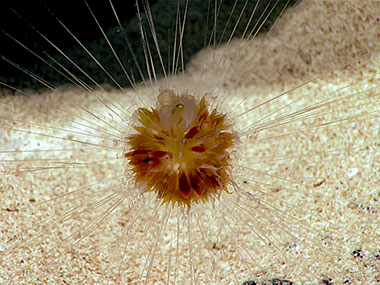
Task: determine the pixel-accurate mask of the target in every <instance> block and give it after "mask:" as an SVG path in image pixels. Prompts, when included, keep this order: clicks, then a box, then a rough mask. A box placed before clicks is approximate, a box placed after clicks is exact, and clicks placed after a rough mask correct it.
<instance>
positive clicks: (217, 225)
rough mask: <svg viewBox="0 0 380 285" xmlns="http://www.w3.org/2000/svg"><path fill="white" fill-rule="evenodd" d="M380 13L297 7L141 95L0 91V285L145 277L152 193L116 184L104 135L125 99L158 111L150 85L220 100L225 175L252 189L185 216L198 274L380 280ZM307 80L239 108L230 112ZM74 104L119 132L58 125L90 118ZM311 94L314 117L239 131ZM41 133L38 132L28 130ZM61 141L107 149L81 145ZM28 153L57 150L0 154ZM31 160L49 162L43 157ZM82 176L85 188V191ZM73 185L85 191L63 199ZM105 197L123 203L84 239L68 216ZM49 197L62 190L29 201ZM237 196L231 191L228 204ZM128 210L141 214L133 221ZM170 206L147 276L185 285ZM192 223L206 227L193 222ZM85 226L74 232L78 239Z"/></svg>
mask: <svg viewBox="0 0 380 285" xmlns="http://www.w3.org/2000/svg"><path fill="white" fill-rule="evenodd" d="M379 17H380V3H379V2H377V1H302V2H301V3H300V4H299V5H298V6H296V7H295V8H293V9H290V10H288V11H286V12H285V14H284V16H283V17H282V19H281V20H280V21H279V22H278V24H277V26H276V28H275V29H274V32H273V34H271V35H270V37H268V38H266V37H265V35H263V36H260V37H258V38H257V39H255V40H252V41H249V42H247V41H238V40H234V41H233V42H232V43H231V44H230V45H228V46H227V47H225V48H223V47H222V48H219V49H216V50H213V49H208V50H204V51H201V52H200V53H199V54H198V55H196V56H195V57H194V59H193V61H192V62H191V64H190V66H189V68H188V71H187V73H185V74H184V75H178V76H176V77H173V78H170V79H167V80H162V81H160V82H159V83H158V84H157V85H155V86H154V87H141V88H138V92H137V93H138V94H139V95H138V96H139V97H138V96H136V95H135V92H134V91H133V90H127V91H126V92H121V91H105V92H102V91H97V93H95V94H97V95H96V96H94V95H93V94H85V93H84V92H81V91H78V89H76V88H72V87H68V86H63V87H61V89H62V91H60V92H57V91H54V92H47V91H46V92H44V93H43V94H40V95H39V96H32V97H31V98H27V97H25V96H21V95H20V96H6V97H4V98H1V103H2V104H1V105H0V122H1V126H2V133H1V136H0V139H1V141H0V150H1V151H2V153H0V159H1V161H0V172H1V173H2V175H1V176H0V195H1V196H0V209H1V218H0V230H1V234H0V260H1V262H0V283H4V284H20V283H22V282H24V283H42V284H48V283H50V284H53V283H58V284H79V283H84V284H95V283H99V284H112V283H115V284H120V283H143V280H145V279H144V278H145V277H144V276H145V275H144V274H146V272H147V270H148V269H147V268H145V269H144V270H143V272H145V273H143V274H142V276H143V278H142V279H139V278H140V273H141V270H142V268H143V266H144V262H145V257H146V256H148V254H149V252H152V251H151V245H152V241H154V240H155V238H154V236H155V235H156V234H157V233H159V229H160V228H162V227H160V226H159V225H161V224H160V223H162V221H161V220H160V217H161V215H162V213H163V212H164V208H159V207H158V208H159V209H158V208H155V207H157V203H156V202H155V200H154V199H153V198H152V197H150V196H149V195H145V196H144V197H141V196H137V195H136V194H135V192H133V191H131V192H128V191H127V190H133V189H135V188H134V186H133V182H132V181H131V179H128V178H129V177H128V174H125V173H124V171H123V169H124V163H125V162H123V159H120V152H121V151H122V149H123V144H122V143H121V142H118V141H117V140H114V139H112V136H110V135H109V134H110V133H114V132H116V129H117V130H121V132H122V133H121V137H122V138H123V137H126V136H128V134H130V133H131V124H130V121H126V122H124V121H122V119H123V118H127V117H128V115H129V116H130V115H131V114H132V113H133V111H134V110H135V109H136V106H135V105H133V103H131V102H138V104H143V105H144V106H145V107H149V106H151V105H154V104H155V103H154V99H153V98H152V94H157V92H158V91H157V90H158V88H157V86H160V87H169V88H171V89H173V90H176V91H177V92H190V93H193V94H207V95H208V96H210V97H209V101H210V102H212V103H213V104H214V106H216V105H217V104H219V105H218V110H220V111H222V112H230V111H232V112H231V114H230V117H231V118H232V119H231V122H233V124H234V128H235V130H236V131H240V132H239V134H240V135H241V143H240V144H239V145H238V146H237V152H236V153H234V155H233V156H234V163H235V164H234V167H233V173H234V179H235V181H236V182H237V183H238V184H239V185H240V188H239V189H240V190H241V191H242V192H244V193H245V191H248V192H250V193H254V194H253V195H254V197H255V198H252V199H250V198H249V196H245V195H244V194H236V193H235V194H232V195H231V197H232V198H231V197H227V196H228V195H222V197H221V198H220V199H221V201H222V202H221V203H219V202H218V201H216V202H215V207H212V206H211V205H206V206H199V207H194V209H192V210H193V211H194V212H195V213H196V214H193V215H192V225H193V236H192V239H191V242H190V243H191V244H192V258H191V264H192V270H193V271H194V275H193V277H194V280H193V281H194V282H195V283H197V284H232V283H242V282H243V281H247V280H256V281H262V282H269V281H268V280H272V279H273V278H280V279H287V280H291V281H294V282H295V283H296V284H300V283H312V284H318V283H321V282H322V280H323V279H325V280H328V278H332V279H333V280H334V284H341V283H343V282H344V281H347V282H350V283H349V284H376V282H380V274H379V272H380V258H379V255H380V246H379V244H380V227H379V224H380V208H379V199H380V197H379V195H380V180H379V179H380V175H379V173H380V169H379V167H380V151H379V148H380V132H379V130H380V124H379V122H380V118H379V117H378V116H379V97H380V96H379V94H380V93H379V92H380V87H379V75H378V74H377V73H378V70H379V66H380V65H379V59H380V57H379V56H380V53H379V51H380V44H379V43H380V21H379ZM257 49H258V50H259V51H258V52H256V51H257ZM221 57H222V59H223V60H221V61H220V58H221ZM312 79H314V80H313V81H312V82H310V83H309V84H306V85H304V86H302V87H300V88H297V89H295V90H294V91H292V92H290V93H287V94H286V96H285V95H284V96H281V97H280V98H279V99H278V100H274V101H272V102H270V103H268V104H264V105H263V106H262V107H260V108H257V110H255V111H252V112H250V113H249V114H248V115H246V116H241V117H239V116H237V115H239V114H241V113H242V112H244V111H246V110H249V109H250V108H251V107H252V106H255V105H257V104H259V103H261V102H263V101H265V100H267V99H269V98H272V97H274V96H276V95H278V94H281V93H282V92H284V91H286V90H290V89H292V88H294V87H295V86H298V85H300V84H302V83H304V82H308V81H309V80H312ZM130 96H132V98H134V100H131V99H130V98H131V97H130ZM99 98H101V99H102V100H104V101H105V102H106V104H107V105H108V106H113V107H114V105H112V104H115V103H114V101H113V99H112V98H117V101H118V102H119V103H121V105H122V106H124V108H125V109H124V111H123V112H120V113H119V114H120V117H119V118H118V117H117V116H116V115H115V114H110V113H112V112H110V110H109V109H107V108H105V107H104V105H103V104H102V103H100V101H99V100H98V99H99ZM141 98H142V100H141ZM243 99H244V100H243ZM242 100H243V104H239V102H241V101H242ZM142 101H143V102H142ZM72 102H75V103H78V104H80V106H82V107H84V109H86V110H90V111H91V112H96V113H97V114H102V115H104V118H106V120H108V119H110V117H112V119H113V121H112V123H111V125H112V126H116V127H117V128H116V129H112V127H110V126H108V127H106V126H105V125H102V124H101V123H99V124H100V125H102V126H103V128H104V130H105V132H106V134H105V135H103V136H99V134H101V132H102V130H103V129H102V130H99V132H98V133H97V134H98V135H94V136H90V135H83V133H82V134H81V132H86V133H87V134H88V133H91V134H96V132H95V133H94V132H93V131H94V130H92V129H91V130H90V129H88V128H87V127H86V126H79V125H76V127H77V128H76V129H74V128H73V122H72V121H69V119H68V118H71V115H72V114H71V112H72V113H75V115H78V114H79V115H80V116H82V117H83V118H87V119H89V120H93V121H97V122H99V121H100V120H96V119H93V118H91V116H90V115H89V114H88V113H86V111H83V110H80V108H79V107H78V106H79V105H73V104H71V103H72ZM321 103H325V105H324V106H323V107H320V109H317V110H316V111H315V113H313V111H311V110H309V111H308V112H309V113H307V114H309V116H308V117H307V118H303V117H302V115H300V116H301V117H297V118H296V119H295V121H294V122H288V121H287V122H288V123H287V124H284V125H281V124H277V125H276V124H273V123H271V124H272V125H271V126H273V125H276V126H273V127H272V128H270V129H268V130H266V131H262V132H260V133H259V134H258V136H257V137H255V133H254V132H252V130H251V129H249V131H250V132H248V133H249V134H250V136H249V137H250V138H249V139H248V138H247V137H246V136H245V133H244V132H243V131H242V130H246V129H245V128H246V126H249V125H250V124H251V123H252V122H257V121H258V120H259V119H260V118H263V117H264V116H265V115H266V114H271V113H272V112H273V111H276V110H277V113H275V114H274V115H273V117H269V119H270V118H276V116H278V117H282V116H285V115H286V114H292V113H293V112H295V111H297V110H304V108H306V107H307V106H309V107H312V106H316V105H315V104H317V105H318V104H321ZM287 104H290V105H289V106H288V105H287ZM115 105H117V104H115ZM319 106H320V105H319ZM115 108H116V107H115ZM280 108H283V109H280ZM310 114H313V115H310ZM127 119H129V118H127ZM267 119H268V118H267ZM269 119H268V120H269ZM23 122H33V123H34V125H31V124H25V123H23ZM264 122H265V120H264ZM280 122H283V121H280ZM20 130H22V131H20ZM68 130H75V132H76V133H75V132H70V131H68ZM37 132H38V133H42V134H45V135H47V136H41V135H35V134H33V133H37ZM290 133H293V135H285V136H284V134H290ZM49 136H55V137H60V138H64V139H63V140H62V139H56V138H53V137H49ZM274 137H276V138H277V139H274ZM110 138H111V139H110ZM265 138H267V140H265ZM268 138H271V139H268ZM71 140H77V141H78V140H79V141H84V140H85V141H86V142H90V143H101V144H102V145H105V146H106V147H104V148H92V147H90V146H88V145H83V144H80V143H77V142H75V141H71ZM121 140H122V139H121ZM79 148H80V149H83V150H78V149H79ZM33 149H34V150H38V149H40V150H41V149H46V150H48V149H50V150H56V149H65V151H62V152H56V151H50V152H48V151H46V152H30V153H25V152H5V151H19V150H33ZM73 149H75V150H73ZM94 149H95V151H94ZM41 158H43V159H53V161H52V162H49V161H44V162H41V161H39V159H41ZM115 158H118V159H115ZM281 158H282V159H281ZM284 158H285V159H284ZM15 160H19V161H15ZM57 162H58V163H57ZM77 162H78V163H77ZM80 162H88V164H80ZM104 162H105V163H104ZM102 163H104V164H103V165H102ZM238 165H242V167H239V166H238ZM44 167H45V168H46V167H49V170H46V169H44V170H42V168H44ZM252 169H254V170H252ZM259 170H260V171H261V170H262V172H260V171H259ZM264 172H266V173H268V174H270V175H265V174H263V173H264ZM93 184H96V186H94V187H92V188H91V189H87V190H83V189H82V188H81V187H84V186H88V185H93ZM268 185H269V186H268ZM74 189H82V190H83V191H78V193H76V194H74V195H69V196H64V193H67V191H71V190H74ZM125 189H127V190H125ZM255 191H256V192H255ZM112 193H114V194H115V197H121V196H123V197H126V198H127V199H126V201H124V204H122V205H120V208H119V212H118V214H117V215H116V214H115V215H112V216H111V217H109V218H108V219H107V220H105V221H103V220H101V221H100V222H99V224H95V225H94V228H96V229H97V230H96V231H94V232H92V231H91V232H90V233H89V236H87V235H88V233H86V231H85V229H84V228H81V227H80V226H81V225H84V224H86V222H88V221H90V222H91V221H92V220H93V219H94V218H95V217H96V215H97V214H98V213H100V212H101V209H102V208H101V207H102V206H101V205H106V204H104V203H103V204H102V203H98V204H96V203H94V204H89V203H91V202H94V201H98V200H97V199H101V197H106V196H107V195H109V194H111V195H112ZM57 195H62V196H61V197H60V198H59V199H56V200H54V201H51V202H50V203H45V204H39V202H40V201H44V200H46V199H52V198H53V197H56V196H57ZM117 195H119V196H117ZM135 196H137V197H135ZM112 197H113V196H111V198H112ZM239 197H240V199H241V201H236V200H235V199H238V198H239ZM247 197H248V198H247ZM111 198H110V199H111ZM110 201H115V200H112V199H111V200H109V201H108V202H110ZM258 201H261V203H259V202H258ZM106 202H107V201H106ZM265 202H267V203H268V204H265ZM228 203H231V204H228ZM233 203H237V204H233ZM236 205H240V207H241V208H239V207H235V206H236ZM268 205H271V206H268ZM73 207H74V208H73ZM75 207H77V208H75ZM87 207H88V208H87ZM144 207H146V208H144ZM244 207H246V209H248V210H249V211H250V212H247V211H245V210H243V209H242V208H244ZM70 209H73V210H72V211H71V212H70V211H69V210H70ZM81 209H83V211H82V212H81ZM140 209H144V214H143V215H141V216H138V214H139V210H140ZM236 209H237V212H234V210H236ZM76 211H79V214H78V213H76ZM197 211H198V212H197ZM213 211H215V213H214V212H213ZM284 211H285V212H284ZM178 213H179V212H177V210H176V209H173V210H172V211H171V216H170V217H171V218H170V219H169V221H168V224H167V226H166V227H165V229H164V231H163V233H162V236H161V238H159V240H160V243H159V244H158V245H157V247H156V250H155V251H154V253H155V255H154V264H153V266H152V268H151V269H150V270H149V274H148V275H149V277H150V279H149V280H148V281H147V283H148V284H154V283H155V284H161V283H162V284H164V283H165V282H166V281H167V277H168V273H167V271H168V269H167V268H169V267H170V268H171V270H170V271H169V277H170V279H169V281H170V282H172V281H173V280H174V278H176V280H177V283H179V284H188V283H190V282H191V280H190V272H191V268H190V266H189V260H190V257H189V252H188V244H189V241H188V238H187V234H188V232H187V220H186V218H185V219H181V220H180V225H181V227H182V226H183V229H182V228H181V231H180V242H179V248H180V249H179V254H177V253H176V248H175V247H174V246H173V244H175V242H176V230H177V221H176V219H175V218H176V217H177V216H181V215H180V214H178ZM250 213H251V214H250ZM284 213H285V214H289V215H290V216H286V215H285V214H284ZM140 214H141V213H140ZM61 215H64V216H61ZM137 216H138V217H139V218H138V219H137V221H136V222H135V223H133V224H132V221H133V220H134V219H133V218H134V217H137ZM49 217H55V218H56V219H57V220H56V222H55V223H51V222H52V221H51V220H46V222H47V223H49V222H50V226H45V225H43V223H42V221H45V219H48V218H49ZM59 217H62V219H59ZM181 217H182V216H181ZM295 217H296V218H297V219H298V220H297V219H296V218H295ZM98 218H99V217H98ZM100 218H101V217H100ZM249 218H250V219H251V220H248V219H249ZM53 220H54V219H53ZM67 221H69V222H70V223H67V224H65V222H67ZM197 221H200V222H201V224H202V226H201V227H200V229H203V230H204V232H202V231H200V230H197V229H198V228H197ZM131 225H132V226H131ZM130 226H131V227H130ZM78 229H79V231H77V230H78ZM254 230H257V231H258V232H259V233H260V234H261V236H266V237H269V238H270V240H271V241H272V245H271V246H268V245H263V243H262V240H260V238H259V237H258V236H256V235H255V234H254ZM130 232H132V233H133V234H130V235H129V233H130ZM41 233H42V235H40V234H41ZM72 233H74V236H72V237H71V236H70V235H71V234H72ZM203 234H204V235H206V237H207V238H204V236H203ZM82 235H84V236H86V238H85V239H83V240H81V241H80V242H74V241H76V240H77V239H78V238H80V237H81V236H82ZM68 236H69V237H70V238H69V239H68V242H65V241H64V238H65V237H68ZM295 237H297V238H299V239H296V238H295ZM301 240H302V241H301ZM25 241H29V242H28V243H26V242H25ZM126 242H128V247H127V248H126V249H124V247H123V244H126ZM153 244H154V243H153ZM274 245H275V246H278V251H277V250H276V249H274ZM213 250H215V251H213ZM176 255H177V256H178V264H176V262H175V257H176Z"/></svg>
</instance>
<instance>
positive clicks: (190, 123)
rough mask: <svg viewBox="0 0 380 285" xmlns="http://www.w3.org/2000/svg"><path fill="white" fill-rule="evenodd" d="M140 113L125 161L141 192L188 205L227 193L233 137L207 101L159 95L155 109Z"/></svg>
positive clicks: (228, 126)
mask: <svg viewBox="0 0 380 285" xmlns="http://www.w3.org/2000/svg"><path fill="white" fill-rule="evenodd" d="M136 113H137V115H136V116H137V119H138V124H137V125H136V126H134V128H135V130H136V131H137V133H136V134H133V135H132V136H130V137H129V146H130V149H129V151H128V152H127V153H126V154H125V157H126V158H127V159H129V164H130V165H131V166H132V171H133V174H134V178H135V181H136V184H137V185H139V186H141V187H142V191H144V192H148V191H155V192H156V193H157V196H158V198H160V199H162V200H163V201H164V202H172V203H174V204H176V203H178V204H185V205H187V206H191V203H192V202H198V201H206V200H207V199H209V198H210V197H212V196H217V195H219V194H220V193H222V192H223V191H227V187H228V185H229V184H231V183H232V180H231V173H230V167H231V162H230V160H231V154H230V152H231V148H232V146H233V145H234V142H235V135H234V134H233V133H232V132H231V131H230V125H229V124H228V123H226V116H225V115H224V114H221V113H218V111H217V110H216V109H213V110H212V111H211V112H210V111H209V110H208V108H207V102H206V99H205V97H203V98H201V99H197V98H196V97H195V96H193V95H189V94H176V93H175V92H173V91H171V90H161V91H160V95H159V96H158V104H157V107H156V108H152V110H148V109H145V108H139V109H138V111H137V112H136Z"/></svg>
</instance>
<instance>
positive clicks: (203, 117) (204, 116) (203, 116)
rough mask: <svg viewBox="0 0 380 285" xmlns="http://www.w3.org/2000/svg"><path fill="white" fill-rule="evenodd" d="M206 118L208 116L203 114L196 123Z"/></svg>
mask: <svg viewBox="0 0 380 285" xmlns="http://www.w3.org/2000/svg"><path fill="white" fill-rule="evenodd" d="M207 116H208V114H207V113H204V114H203V115H202V116H200V117H199V120H198V121H199V122H202V121H204V120H206V118H207Z"/></svg>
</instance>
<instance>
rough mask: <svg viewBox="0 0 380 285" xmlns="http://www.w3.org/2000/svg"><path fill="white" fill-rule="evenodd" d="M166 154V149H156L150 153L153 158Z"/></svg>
mask: <svg viewBox="0 0 380 285" xmlns="http://www.w3.org/2000/svg"><path fill="white" fill-rule="evenodd" d="M166 154H167V152H166V151H162V150H157V151H153V152H152V153H151V156H152V157H153V158H161V157H163V156H165V155H166Z"/></svg>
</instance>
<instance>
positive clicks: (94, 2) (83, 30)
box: [0, 0, 295, 89]
mask: <svg viewBox="0 0 380 285" xmlns="http://www.w3.org/2000/svg"><path fill="white" fill-rule="evenodd" d="M112 2H113V4H114V6H115V9H116V11H117V13H118V16H119V18H120V21H121V22H122V26H123V30H124V31H125V36H126V38H127V42H126V41H125V40H124V37H123V32H122V30H121V29H120V28H119V27H118V23H117V21H116V19H115V16H114V14H113V12H112V9H111V6H110V3H109V1H108V0H88V1H87V3H88V4H89V6H90V8H91V10H92V12H93V13H94V14H95V16H96V18H97V19H98V21H99V22H100V25H101V27H102V28H103V29H104V31H105V32H106V34H107V37H108V38H109V40H110V41H111V43H112V45H113V47H114V48H115V50H116V53H117V54H118V56H119V57H120V59H121V61H122V63H123V66H124V67H125V69H126V70H127V71H128V73H129V74H130V75H132V76H133V79H134V80H135V81H136V82H139V81H141V80H143V79H145V80H146V79H147V77H148V74H147V71H146V65H145V58H144V48H143V44H142V40H141V32H140V26H139V21H138V20H137V18H136V13H137V12H136V11H137V9H136V2H135V1H134V0H131V1H127V0H113V1H112ZM145 2H146V1H145ZM148 2H149V8H150V9H151V12H152V15H153V21H154V26H155V30H156V33H157V37H158V42H159V46H160V51H161V54H162V57H163V61H164V65H165V69H166V70H168V69H170V68H171V60H170V59H171V55H172V53H173V45H174V38H175V36H174V35H175V33H176V21H177V3H178V2H177V0H152V1H148ZM294 2H295V1H294V0H292V1H291V3H290V4H294ZM138 3H139V7H140V8H139V9H140V12H141V18H142V20H141V22H142V25H143V27H144V30H145V32H146V38H147V41H145V42H147V43H148V45H149V47H150V49H151V51H152V58H153V61H154V66H155V71H156V73H157V74H158V75H160V74H162V68H161V64H160V61H159V58H158V53H157V51H156V48H155V45H154V42H153V38H152V35H151V32H150V28H149V23H148V21H147V18H146V15H145V13H144V5H143V3H144V2H143V1H141V0H139V2H138ZM179 3H180V11H181V12H180V14H181V17H180V18H181V20H183V12H184V10H185V3H186V1H185V0H180V1H179ZM217 3H218V4H220V3H221V5H220V6H217V11H218V16H217V29H216V45H217V44H219V42H221V43H223V42H225V41H226V40H227V39H228V38H229V36H230V34H231V31H232V29H233V28H234V25H235V23H236V21H237V19H238V17H239V15H240V13H241V12H242V11H244V12H243V14H242V19H241V21H240V23H239V25H238V28H237V30H236V32H235V36H236V37H240V36H241V35H242V34H243V31H244V29H245V28H246V25H247V22H248V20H249V18H250V16H251V12H252V11H253V9H254V7H255V5H256V1H255V0H249V1H248V2H247V5H246V6H245V3H246V1H243V0H241V1H237V4H236V6H235V8H233V7H234V5H235V1H233V0H224V1H218V2H217ZM286 3H287V1H279V3H277V4H276V1H268V0H262V1H260V2H259V6H258V10H257V11H256V13H255V17H254V19H252V22H251V24H250V27H249V30H252V29H253V28H254V25H255V24H256V22H257V21H263V19H264V18H265V17H266V15H267V14H268V13H269V11H271V9H272V7H275V8H274V10H273V12H272V13H271V16H270V17H269V18H268V20H267V21H266V23H265V25H264V26H263V28H262V30H263V31H266V30H268V29H269V28H270V26H271V24H272V23H273V22H274V21H275V19H276V18H277V16H278V15H279V14H280V12H281V10H282V9H283V8H284V6H285V5H286ZM214 5H215V1H213V0H212V1H207V0H190V1H189V2H188V7H187V16H186V25H185V32H184V35H185V37H184V38H183V49H184V60H185V62H187V61H188V60H189V59H190V58H191V56H192V55H193V54H194V53H196V52H197V51H199V50H200V49H202V48H203V47H204V46H207V45H208V44H209V43H210V42H209V39H210V36H211V34H212V33H213V31H214V26H213V24H214V12H215V6H214ZM244 7H245V9H244V10H243V8H244ZM231 11H232V13H231ZM263 13H264V16H263V17H262V18H261V20H260V18H259V17H260V16H261V15H262V14H263ZM229 17H231V19H230V22H229V25H227V26H226V23H227V20H228V18H229ZM59 20H60V21H62V22H63V23H64V25H66V26H67V28H68V29H69V30H70V31H71V32H72V33H73V34H74V35H75V36H76V37H77V38H78V39H79V40H80V41H81V42H82V43H83V44H84V45H85V46H86V48H88V50H90V52H91V53H92V54H93V55H94V56H95V57H96V58H97V59H98V60H99V61H100V62H101V64H102V65H103V66H104V68H105V69H106V70H107V71H108V72H109V73H110V74H111V75H112V76H113V77H114V78H115V80H116V81H117V82H118V83H119V84H120V85H121V86H129V85H130V83H129V81H128V80H127V78H126V77H125V75H124V73H123V71H122V69H121V68H120V65H119V63H118V62H117V61H116V60H115V57H114V55H113V54H112V52H111V50H110V48H109V46H108V44H107V42H106V40H105V39H104V37H103V36H102V34H101V31H100V30H99V27H98V26H97V24H96V22H95V20H94V19H93V17H92V16H91V13H90V11H89V9H88V7H87V6H86V4H85V3H84V1H81V0H65V1H57V0H25V1H23V0H1V1H0V43H1V44H0V56H2V58H0V82H3V83H6V84H9V85H11V86H13V87H15V88H29V89H38V88H41V87H44V85H43V84H41V83H39V82H38V81H37V80H35V79H33V78H32V77H31V76H30V75H27V74H26V73H25V72H23V71H20V70H19V69H18V68H16V67H15V66H13V65H12V64H10V63H9V61H11V62H14V63H15V64H17V65H18V66H20V67H22V68H25V69H27V70H29V71H31V72H32V73H33V74H36V75H38V76H39V77H41V78H43V79H44V80H46V81H47V82H49V84H51V85H52V86H53V87H55V86H59V85H61V84H64V83H69V82H70V81H69V80H68V79H67V78H65V77H64V76H62V75H60V74H59V72H57V71H56V70H54V69H52V68H51V67H50V66H49V65H48V64H46V63H43V62H42V61H41V60H40V59H38V58H37V57H35V56H34V55H33V54H32V53H30V52H29V51H27V50H26V49H25V48H23V47H21V46H20V45H19V44H18V43H16V42H15V41H14V40H12V39H11V38H10V37H9V36H7V33H8V34H9V35H11V36H12V37H14V38H16V39H17V40H18V41H20V42H21V43H22V44H24V45H26V46H27V47H28V48H29V49H31V50H32V51H33V52H35V53H37V54H38V55H39V56H41V57H42V58H44V59H45V60H46V61H47V62H48V63H49V64H50V65H51V66H54V67H55V68H57V69H58V70H61V71H62V72H63V73H65V74H67V72H65V71H64V70H63V69H62V67H60V65H62V66H64V68H67V69H68V70H70V72H72V73H73V74H75V76H77V77H78V78H80V79H81V80H83V81H84V82H86V83H87V84H90V85H94V83H93V82H92V81H91V80H89V79H88V78H86V76H85V75H83V73H82V72H81V71H79V70H78V69H77V68H75V67H74V66H73V64H72V63H70V62H69V61H68V60H67V59H66V58H65V57H64V56H63V55H61V54H60V53H59V52H58V51H57V50H56V49H55V48H54V47H53V46H52V45H51V44H49V43H48V42H47V41H46V40H45V39H44V38H43V37H41V35H40V34H39V33H41V34H43V36H45V37H46V38H47V39H49V41H51V42H52V43H54V44H55V45H56V46H57V47H58V48H59V49H61V50H62V51H63V52H64V53H65V54H66V55H67V56H68V57H70V59H72V60H73V61H74V62H75V63H77V64H78V66H80V67H81V68H83V69H84V70H85V71H86V73H88V74H89V75H90V76H91V78H93V79H94V80H95V81H96V82H97V83H99V84H106V83H107V84H110V85H112V86H116V84H115V83H114V82H113V81H112V80H111V79H110V78H109V77H108V76H107V75H106V74H105V73H104V72H103V71H102V70H101V68H100V67H99V66H98V65H97V64H96V63H95V62H94V61H93V60H92V59H91V57H90V56H89V55H88V54H87V52H86V51H84V50H83V48H82V47H80V45H79V44H78V43H77V42H76V41H75V40H74V39H73V37H72V36H71V35H70V34H69V33H68V32H67V31H66V30H65V29H64V28H63V27H62V26H61V25H60V23H59ZM258 26H259V25H258ZM36 31H37V32H36ZM177 35H178V34H177ZM211 44H212V43H211ZM177 48H178V44H177ZM49 57H51V58H53V59H54V60H52V59H50V58H49ZM134 58H135V59H134ZM136 62H137V63H138V65H140V66H141V70H142V72H139V70H138V69H137V68H136V66H137V65H136Z"/></svg>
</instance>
